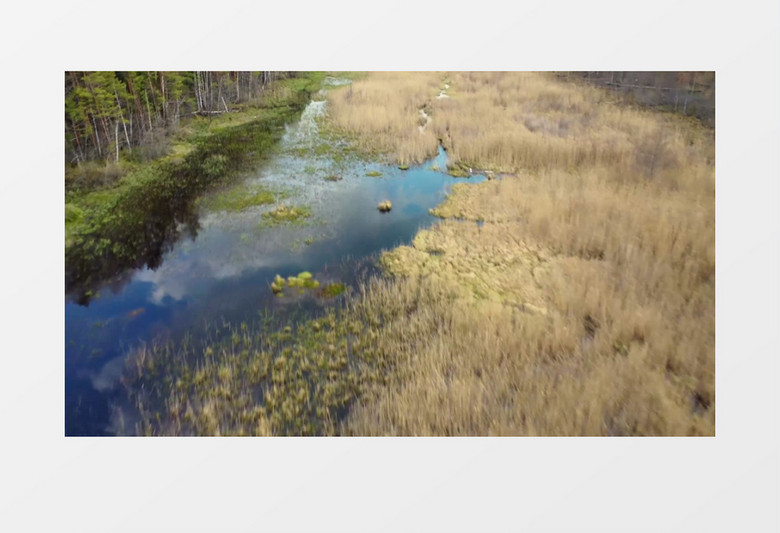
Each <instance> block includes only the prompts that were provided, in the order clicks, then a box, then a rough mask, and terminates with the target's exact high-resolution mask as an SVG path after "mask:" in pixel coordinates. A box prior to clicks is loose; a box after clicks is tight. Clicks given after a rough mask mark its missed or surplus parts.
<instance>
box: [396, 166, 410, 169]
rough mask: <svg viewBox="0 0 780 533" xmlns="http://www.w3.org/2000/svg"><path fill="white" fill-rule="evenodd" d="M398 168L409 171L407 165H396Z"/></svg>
mask: <svg viewBox="0 0 780 533" xmlns="http://www.w3.org/2000/svg"><path fill="white" fill-rule="evenodd" d="M398 168H399V169H401V170H409V165H398Z"/></svg>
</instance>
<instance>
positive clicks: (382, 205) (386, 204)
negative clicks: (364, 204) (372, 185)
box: [376, 200, 393, 213]
mask: <svg viewBox="0 0 780 533" xmlns="http://www.w3.org/2000/svg"><path fill="white" fill-rule="evenodd" d="M376 208H377V209H379V211H380V212H382V213H387V212H388V211H390V210H391V209H392V208H393V203H392V202H391V201H390V200H383V201H381V202H379V205H377V206H376Z"/></svg>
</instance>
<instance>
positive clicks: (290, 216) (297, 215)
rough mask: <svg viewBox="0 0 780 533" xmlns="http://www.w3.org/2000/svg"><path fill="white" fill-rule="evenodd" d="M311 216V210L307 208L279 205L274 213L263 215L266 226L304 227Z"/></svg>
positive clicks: (263, 223)
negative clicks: (286, 225)
mask: <svg viewBox="0 0 780 533" xmlns="http://www.w3.org/2000/svg"><path fill="white" fill-rule="evenodd" d="M310 216H311V209H310V208H309V207H307V206H303V205H302V206H289V207H288V206H286V205H283V204H282V205H279V206H277V207H276V208H275V209H273V210H272V211H269V212H267V213H263V222H262V225H264V226H278V225H280V224H295V225H302V224H304V223H305V221H306V219H308V218H309V217H310Z"/></svg>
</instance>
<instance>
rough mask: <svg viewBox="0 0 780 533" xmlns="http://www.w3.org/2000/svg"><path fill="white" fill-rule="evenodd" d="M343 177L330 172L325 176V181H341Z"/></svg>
mask: <svg viewBox="0 0 780 533" xmlns="http://www.w3.org/2000/svg"><path fill="white" fill-rule="evenodd" d="M342 179H343V178H342V177H341V176H339V175H337V174H331V175H330V176H325V181H341V180H342Z"/></svg>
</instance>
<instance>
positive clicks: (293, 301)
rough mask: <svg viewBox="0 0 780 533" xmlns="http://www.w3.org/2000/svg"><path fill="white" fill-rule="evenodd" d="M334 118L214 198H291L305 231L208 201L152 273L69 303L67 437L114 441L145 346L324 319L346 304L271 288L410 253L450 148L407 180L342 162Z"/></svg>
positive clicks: (292, 134)
mask: <svg viewBox="0 0 780 533" xmlns="http://www.w3.org/2000/svg"><path fill="white" fill-rule="evenodd" d="M325 113H326V102H325V101H324V100H315V101H312V102H311V103H310V104H309V105H308V106H307V107H306V109H305V110H304V111H303V113H302V115H301V117H300V119H299V121H298V122H297V123H295V124H290V125H288V126H287V128H286V132H285V134H284V136H283V138H282V140H281V141H280V145H279V147H278V148H279V149H278V150H277V151H276V152H275V155H274V156H273V157H272V159H271V160H270V161H269V162H266V163H265V164H263V165H262V166H261V167H259V168H257V169H256V170H254V171H253V172H250V173H248V174H246V175H244V177H242V178H240V179H238V180H236V181H235V182H233V183H232V185H231V186H230V188H231V190H228V191H225V190H224V189H223V190H220V191H214V192H211V193H209V194H210V195H218V194H221V195H224V194H226V193H230V192H231V191H232V192H235V193H236V194H239V195H240V194H243V193H245V192H246V191H253V190H257V189H258V188H260V187H262V188H263V189H264V190H272V191H276V192H277V193H278V194H280V195H281V196H283V197H284V199H283V200H278V201H277V202H279V201H280V202H283V203H285V204H287V205H288V206H289V205H295V206H305V207H308V208H309V210H310V212H311V217H310V218H309V219H308V220H307V221H306V223H305V224H303V225H299V224H292V225H276V226H269V225H268V224H263V223H262V221H263V220H264V219H263V213H267V212H269V211H271V210H273V209H274V208H275V205H256V206H251V207H248V208H246V209H244V210H241V211H225V210H220V209H218V208H216V207H213V205H214V202H209V197H206V198H203V201H202V202H200V204H199V205H200V208H199V210H198V213H197V218H198V220H197V226H198V228H199V229H198V231H197V234H196V235H194V236H191V237H183V238H181V239H180V240H179V241H178V242H176V243H175V244H174V245H173V246H172V247H171V249H170V250H169V251H167V252H166V253H165V254H164V256H163V257H162V262H161V263H160V265H159V266H157V267H156V268H155V269H149V268H142V269H137V270H134V271H132V272H128V273H127V274H126V276H125V277H124V278H123V281H122V283H121V284H116V283H115V284H114V285H113V286H112V285H109V284H107V285H105V286H103V287H101V288H100V289H99V290H98V291H97V293H96V295H95V296H94V297H93V298H92V299H91V300H90V301H89V302H88V304H86V305H83V304H84V302H83V301H82V302H81V304H80V303H79V302H78V301H77V299H76V298H70V297H66V302H65V433H66V435H111V434H113V430H112V425H111V412H112V409H111V407H112V405H116V404H121V403H122V401H123V395H124V392H123V390H122V386H121V384H120V382H119V378H120V376H121V373H122V371H123V368H124V361H125V358H126V356H127V354H128V353H129V352H130V351H131V350H132V349H133V348H134V347H136V346H138V345H139V344H141V343H144V342H150V341H152V340H153V339H173V340H175V339H177V338H180V337H181V336H182V335H185V334H193V332H194V333H195V334H197V332H198V331H202V330H204V329H205V326H206V325H207V324H209V323H213V322H217V321H230V322H234V323H238V322H242V321H252V320H257V318H258V316H263V315H268V314H269V313H270V314H272V315H273V316H275V317H279V316H285V317H288V318H289V319H290V320H301V319H305V318H306V317H309V316H312V315H315V314H317V313H318V312H321V310H322V307H323V306H327V305H338V302H339V298H341V297H339V298H335V299H323V298H318V297H317V294H316V292H314V291H310V292H307V293H306V294H304V295H302V296H292V297H291V296H285V297H282V298H279V297H277V296H276V295H275V294H274V293H273V291H272V290H271V288H270V286H271V283H272V281H273V279H274V277H275V276H276V275H281V276H282V277H286V276H294V275H296V274H298V273H299V272H302V271H308V272H311V273H312V274H313V276H314V279H315V280H317V281H318V282H319V283H320V284H321V285H325V284H327V283H334V282H338V283H344V284H346V285H347V286H348V287H354V286H355V285H356V284H357V283H358V282H359V281H360V280H361V279H365V278H366V277H367V276H372V275H378V274H379V272H378V270H377V267H376V260H377V259H378V257H379V254H380V252H381V251H382V250H385V249H390V248H393V247H395V246H398V245H401V244H409V243H410V242H411V240H412V238H413V237H414V235H415V234H416V233H417V231H418V230H419V229H421V228H424V227H426V226H429V225H431V224H432V223H434V222H435V220H436V219H435V218H434V217H433V216H431V215H430V214H429V212H428V210H429V209H430V208H432V207H434V206H436V205H437V204H439V203H441V201H442V200H443V199H444V197H445V196H446V194H447V192H448V190H449V187H450V186H451V184H453V183H454V182H456V181H457V179H456V178H452V177H450V176H449V175H447V174H446V173H444V172H443V171H444V170H445V169H446V162H447V155H446V153H445V152H444V150H443V149H442V148H441V147H439V151H438V154H437V155H436V157H434V158H432V159H431V160H429V161H426V162H424V163H423V164H421V165H416V166H412V167H411V168H409V169H408V170H401V169H399V168H397V167H395V166H390V165H386V164H379V163H372V162H367V161H365V160H361V159H359V158H357V157H355V156H349V155H347V156H346V157H345V156H344V154H345V153H346V154H349V151H348V150H347V151H345V150H343V149H344V148H345V147H346V144H345V143H344V142H343V141H336V142H335V144H333V141H328V142H330V143H331V145H330V146H327V145H326V144H325V143H326V141H325V139H323V137H322V136H321V135H320V132H319V127H318V124H319V121H320V120H321V118H322V117H323V116H324V115H325ZM323 147H324V148H325V149H323ZM371 173H379V174H381V175H380V176H369V175H367V174H371ZM333 176H335V178H331V179H333V181H330V180H328V179H326V177H333ZM339 178H340V179H339ZM483 179H485V177H484V176H481V175H475V176H472V177H471V178H470V180H471V181H482V180H483ZM383 200H390V201H391V202H392V210H391V211H390V212H388V213H381V212H379V211H378V210H377V204H378V203H379V202H380V201H383Z"/></svg>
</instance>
